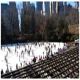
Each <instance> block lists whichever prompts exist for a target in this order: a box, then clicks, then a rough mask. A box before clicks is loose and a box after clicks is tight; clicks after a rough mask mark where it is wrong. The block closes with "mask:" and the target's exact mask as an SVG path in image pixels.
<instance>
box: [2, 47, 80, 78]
mask: <svg viewBox="0 0 80 80" xmlns="http://www.w3.org/2000/svg"><path fill="white" fill-rule="evenodd" d="M48 77H50V78H67V77H69V78H79V48H78V46H77V47H75V48H72V49H70V50H68V51H66V52H63V53H57V55H55V56H53V57H51V58H48V59H46V60H42V61H40V62H38V63H35V64H32V65H28V66H26V67H23V68H21V69H18V70H15V71H12V72H9V73H7V74H3V75H1V78H48Z"/></svg>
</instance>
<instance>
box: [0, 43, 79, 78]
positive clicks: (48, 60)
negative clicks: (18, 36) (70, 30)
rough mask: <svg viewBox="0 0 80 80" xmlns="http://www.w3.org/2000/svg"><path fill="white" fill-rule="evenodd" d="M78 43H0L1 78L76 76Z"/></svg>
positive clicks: (77, 73) (77, 74)
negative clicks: (0, 44)
mask: <svg viewBox="0 0 80 80" xmlns="http://www.w3.org/2000/svg"><path fill="white" fill-rule="evenodd" d="M78 44H79V43H72V44H69V43H57V42H35V43H20V44H11V45H2V46H1V53H2V54H0V56H1V78H78V77H79V46H78Z"/></svg>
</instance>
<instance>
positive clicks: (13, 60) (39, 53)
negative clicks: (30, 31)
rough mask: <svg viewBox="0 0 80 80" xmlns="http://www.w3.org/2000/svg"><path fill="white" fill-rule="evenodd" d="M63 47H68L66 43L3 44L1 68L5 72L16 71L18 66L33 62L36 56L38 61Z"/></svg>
mask: <svg viewBox="0 0 80 80" xmlns="http://www.w3.org/2000/svg"><path fill="white" fill-rule="evenodd" d="M63 48H66V43H57V42H52V43H51V42H38V43H19V44H12V45H2V46H1V51H0V57H1V58H0V59H1V60H0V61H1V62H0V64H1V65H0V66H1V70H3V72H4V73H5V72H6V70H7V69H8V70H9V71H14V70H16V69H17V68H18V69H19V68H21V67H24V66H26V65H29V64H33V58H34V57H36V62H39V59H40V58H41V59H45V57H46V55H47V54H49V55H50V54H51V53H52V54H54V53H56V52H58V50H59V49H61V50H63Z"/></svg>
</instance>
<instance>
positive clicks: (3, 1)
mask: <svg viewBox="0 0 80 80" xmlns="http://www.w3.org/2000/svg"><path fill="white" fill-rule="evenodd" d="M14 1H15V2H16V4H17V5H18V4H21V3H22V2H23V1H24V0H14ZM28 1H30V2H31V3H34V4H35V6H36V2H37V1H35V0H34V1H33V0H28ZM9 2H10V1H9V0H2V1H1V3H9ZM26 2H27V1H26ZM43 2H44V0H43ZM63 2H65V1H63ZM66 2H67V4H71V5H72V6H73V7H75V1H66Z"/></svg>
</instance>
